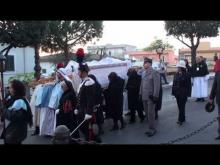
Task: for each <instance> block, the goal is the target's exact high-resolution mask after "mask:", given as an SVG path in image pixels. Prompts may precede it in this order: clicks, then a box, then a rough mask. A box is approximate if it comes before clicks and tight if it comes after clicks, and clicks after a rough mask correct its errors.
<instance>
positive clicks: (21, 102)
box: [8, 99, 27, 111]
mask: <svg viewBox="0 0 220 165" xmlns="http://www.w3.org/2000/svg"><path fill="white" fill-rule="evenodd" d="M20 109H24V110H27V105H26V104H25V102H24V100H22V99H18V100H16V101H15V102H14V103H13V105H12V106H11V107H9V108H8V110H12V111H18V110H20Z"/></svg>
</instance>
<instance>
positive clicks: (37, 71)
mask: <svg viewBox="0 0 220 165" xmlns="http://www.w3.org/2000/svg"><path fill="white" fill-rule="evenodd" d="M34 53H35V56H34V58H35V67H34V70H35V73H34V77H35V79H36V80H39V79H40V75H41V73H40V72H41V67H40V56H39V45H35V46H34Z"/></svg>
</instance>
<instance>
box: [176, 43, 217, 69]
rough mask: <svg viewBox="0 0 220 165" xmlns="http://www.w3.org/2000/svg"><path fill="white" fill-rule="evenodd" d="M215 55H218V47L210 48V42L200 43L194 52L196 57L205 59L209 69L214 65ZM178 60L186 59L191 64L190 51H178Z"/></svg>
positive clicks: (184, 49) (186, 49)
mask: <svg viewBox="0 0 220 165" xmlns="http://www.w3.org/2000/svg"><path fill="white" fill-rule="evenodd" d="M215 54H217V55H218V56H219V55H220V47H211V44H210V42H201V43H200V44H199V46H198V48H197V51H196V56H203V57H204V58H205V59H206V62H207V65H208V66H209V68H212V67H213V65H214V60H213V57H214V55H215ZM179 58H180V59H185V58H186V59H188V61H189V62H190V63H191V50H190V49H188V48H183V49H179Z"/></svg>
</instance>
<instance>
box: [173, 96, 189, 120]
mask: <svg viewBox="0 0 220 165" xmlns="http://www.w3.org/2000/svg"><path fill="white" fill-rule="evenodd" d="M176 101H177V105H178V108H179V116H178V121H180V122H184V121H185V106H186V101H187V97H182V96H176Z"/></svg>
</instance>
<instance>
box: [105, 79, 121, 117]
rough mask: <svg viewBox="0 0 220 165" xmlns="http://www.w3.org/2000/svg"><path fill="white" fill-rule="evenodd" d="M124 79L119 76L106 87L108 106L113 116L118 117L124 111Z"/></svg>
mask: <svg viewBox="0 0 220 165" xmlns="http://www.w3.org/2000/svg"><path fill="white" fill-rule="evenodd" d="M124 82H125V81H124V79H122V78H120V77H119V76H118V77H117V78H116V79H115V80H114V81H111V82H110V83H109V86H108V88H107V89H106V91H105V92H106V94H107V95H108V96H107V98H108V99H109V100H108V101H107V102H108V104H109V106H108V108H109V111H110V114H111V116H112V117H118V116H120V115H122V112H123V90H124Z"/></svg>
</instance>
